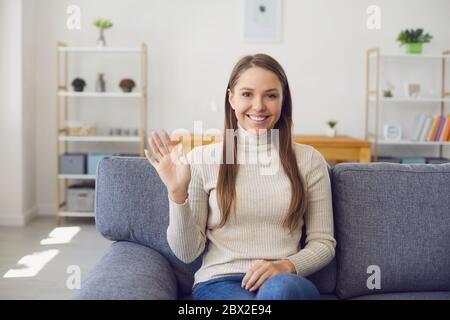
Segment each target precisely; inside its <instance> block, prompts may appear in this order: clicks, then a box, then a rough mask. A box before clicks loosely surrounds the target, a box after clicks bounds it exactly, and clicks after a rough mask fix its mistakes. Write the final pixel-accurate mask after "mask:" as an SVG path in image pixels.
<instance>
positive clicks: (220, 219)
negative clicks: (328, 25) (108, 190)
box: [145, 54, 336, 300]
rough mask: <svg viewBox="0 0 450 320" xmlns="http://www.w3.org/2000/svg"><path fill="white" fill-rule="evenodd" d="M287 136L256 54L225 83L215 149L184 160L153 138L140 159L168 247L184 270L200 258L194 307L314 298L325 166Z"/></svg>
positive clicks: (278, 72)
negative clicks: (160, 191) (152, 184)
mask: <svg viewBox="0 0 450 320" xmlns="http://www.w3.org/2000/svg"><path fill="white" fill-rule="evenodd" d="M291 127H292V103H291V93H290V90H289V85H288V81H287V77H286V74H285V72H284V70H283V68H282V67H281V66H280V64H279V63H278V62H277V61H276V60H275V59H273V58H272V57H270V56H268V55H265V54H256V55H251V56H245V57H243V58H242V59H241V60H239V61H238V63H237V64H236V66H235V67H234V69H233V71H232V73H231V76H230V79H229V83H228V86H227V92H226V97H225V132H224V135H223V137H224V138H223V141H222V142H220V143H214V144H209V145H205V146H199V147H196V148H194V149H192V150H191V152H189V153H188V154H187V155H183V152H182V150H181V148H180V147H173V146H172V144H171V142H170V137H169V135H168V134H167V133H166V132H165V131H163V134H162V136H160V135H158V134H157V133H156V132H152V135H151V139H150V138H149V143H150V145H151V148H152V151H153V155H150V154H149V152H148V151H147V150H145V154H146V157H147V159H148V160H149V162H150V163H151V164H152V165H153V166H154V168H155V169H156V171H157V172H158V174H159V176H160V178H161V180H162V181H163V182H164V184H165V185H166V187H167V190H168V198H169V208H170V210H169V227H168V229H167V240H168V243H169V246H170V248H171V249H172V251H173V252H174V254H175V255H176V256H177V257H178V258H179V259H180V260H182V261H184V262H185V263H190V262H192V261H194V260H195V259H196V258H197V257H199V256H200V255H201V254H202V252H205V253H204V255H203V262H202V266H201V267H200V269H199V270H198V271H197V272H196V273H195V277H194V278H195V279H194V285H193V293H192V298H193V299H209V300H213V299H257V300H258V299H261V300H271V299H275V300H281V299H290V300H297V299H319V298H320V295H319V292H318V290H317V288H316V287H315V286H314V284H313V283H312V282H311V281H309V280H308V279H306V278H305V277H306V276H308V275H310V274H312V273H315V272H316V271H318V270H319V269H321V268H323V267H324V266H326V265H327V264H328V263H329V262H330V261H331V260H332V259H333V257H334V254H335V247H336V241H335V239H334V236H333V211H332V210H333V209H332V198H331V186H330V179H329V175H328V164H327V162H326V161H325V159H324V158H323V156H322V155H321V154H320V153H319V152H318V151H317V150H315V149H314V148H313V147H311V146H307V145H303V144H297V143H295V142H293V141H292V133H291ZM230 130H232V133H233V132H234V134H232V135H230V134H229V132H230ZM273 133H276V134H273ZM274 136H275V138H274ZM180 146H181V144H180ZM268 154H270V155H271V156H270V157H268V156H267V155H268ZM255 159H256V160H258V159H266V161H264V163H263V162H262V161H254V160H255ZM267 159H268V160H267ZM268 167H270V168H272V170H267V168H268ZM273 168H275V170H273ZM303 224H305V227H306V242H305V246H304V248H300V244H299V241H300V238H301V232H302V227H303ZM207 240H208V241H207Z"/></svg>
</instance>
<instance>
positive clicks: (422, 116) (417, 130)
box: [412, 113, 428, 141]
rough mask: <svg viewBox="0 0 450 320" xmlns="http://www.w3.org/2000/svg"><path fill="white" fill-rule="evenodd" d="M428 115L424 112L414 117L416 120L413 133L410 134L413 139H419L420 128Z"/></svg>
mask: <svg viewBox="0 0 450 320" xmlns="http://www.w3.org/2000/svg"><path fill="white" fill-rule="evenodd" d="M427 117H428V115H426V114H423V113H422V114H420V115H419V116H418V117H416V122H415V125H414V133H413V136H412V140H413V141H420V136H421V132H422V128H423V126H424V124H425V121H426V120H427Z"/></svg>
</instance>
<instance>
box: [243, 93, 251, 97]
mask: <svg viewBox="0 0 450 320" xmlns="http://www.w3.org/2000/svg"><path fill="white" fill-rule="evenodd" d="M250 95H251V93H250V92H244V93H243V94H242V96H244V97H250Z"/></svg>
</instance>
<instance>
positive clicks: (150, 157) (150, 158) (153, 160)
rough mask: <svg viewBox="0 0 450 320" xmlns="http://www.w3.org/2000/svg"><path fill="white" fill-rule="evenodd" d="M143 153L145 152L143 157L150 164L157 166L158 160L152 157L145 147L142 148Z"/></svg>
mask: <svg viewBox="0 0 450 320" xmlns="http://www.w3.org/2000/svg"><path fill="white" fill-rule="evenodd" d="M144 153H145V157H146V158H147V160H148V161H149V162H150V163H151V164H152V166H157V165H158V160H157V159H154V158H153V157H152V156H151V155H150V154H149V153H148V150H147V149H144Z"/></svg>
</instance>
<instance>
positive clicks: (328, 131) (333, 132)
mask: <svg viewBox="0 0 450 320" xmlns="http://www.w3.org/2000/svg"><path fill="white" fill-rule="evenodd" d="M325 134H326V135H327V136H328V137H332V138H334V137H335V136H336V128H331V127H327V129H326V131H325Z"/></svg>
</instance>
